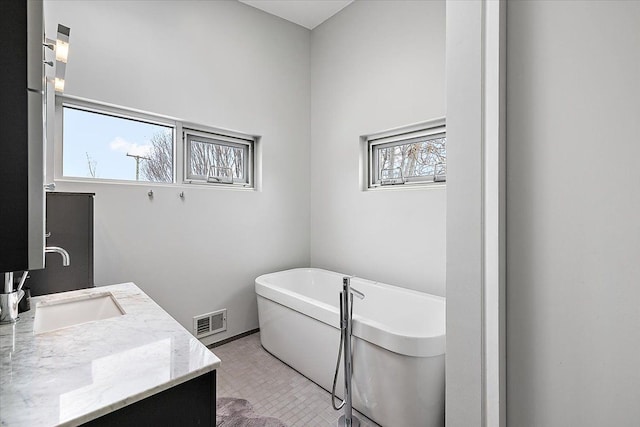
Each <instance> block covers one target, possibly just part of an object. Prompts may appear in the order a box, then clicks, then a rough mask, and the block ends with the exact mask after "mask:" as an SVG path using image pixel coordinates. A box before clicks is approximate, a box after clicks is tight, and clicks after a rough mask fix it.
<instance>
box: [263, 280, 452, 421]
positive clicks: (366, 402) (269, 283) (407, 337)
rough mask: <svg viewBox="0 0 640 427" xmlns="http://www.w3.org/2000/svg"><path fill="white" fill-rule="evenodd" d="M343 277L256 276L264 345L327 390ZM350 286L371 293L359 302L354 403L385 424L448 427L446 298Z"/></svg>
mask: <svg viewBox="0 0 640 427" xmlns="http://www.w3.org/2000/svg"><path fill="white" fill-rule="evenodd" d="M343 276H344V275H343V274H340V273H334V272H331V271H327V270H320V269H315V268H298V269H293V270H286V271H281V272H278V273H271V274H265V275H262V276H260V277H258V278H257V279H256V294H257V298H258V318H259V323H260V339H261V341H262V346H263V347H264V348H265V349H266V350H267V351H268V352H270V353H271V354H273V355H274V356H276V357H277V358H278V359H280V360H282V361H283V362H285V363H286V364H288V365H289V366H291V367H293V368H294V369H296V370H297V371H299V372H300V373H302V374H303V375H304V376H306V377H307V378H309V379H311V380H312V381H314V382H315V383H317V384H319V385H320V386H321V387H323V388H324V389H325V390H328V391H331V384H332V381H333V375H334V370H335V366H336V358H337V356H338V346H339V344H340V329H339V324H340V319H339V317H340V308H339V307H340V302H339V294H340V292H341V290H342V278H343ZM351 286H352V287H354V288H356V289H357V290H359V291H361V292H363V293H364V294H365V299H364V300H359V299H357V298H356V299H355V301H354V305H353V319H354V322H353V335H354V337H353V341H352V345H353V406H354V407H355V408H356V409H357V410H358V411H360V412H362V413H363V414H365V415H366V416H367V417H369V418H371V419H372V420H374V421H376V422H377V423H379V424H381V425H383V426H386V427H397V426H401V427H435V426H444V381H445V374H444V353H445V298H443V297H438V296H434V295H429V294H425V293H422V292H416V291H412V290H408V289H404V288H399V287H396V286H391V285H386V284H382V283H377V282H372V281H370V280H364V279H359V278H353V279H351ZM342 370H343V366H342V362H341V364H340V376H339V377H338V385H337V387H336V391H337V392H338V395H339V396H340V397H342V392H343V387H344V380H343V376H342Z"/></svg>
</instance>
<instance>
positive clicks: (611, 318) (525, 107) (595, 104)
mask: <svg viewBox="0 0 640 427" xmlns="http://www.w3.org/2000/svg"><path fill="white" fill-rule="evenodd" d="M507 13H508V21H507V22H508V24H507V25H508V56H507V58H508V67H507V70H508V83H507V84H508V91H507V93H508V106H507V108H508V113H507V116H508V124H507V129H508V131H507V132H508V136H507V140H508V148H507V152H508V154H507V156H508V158H507V174H508V180H507V188H508V189H507V203H508V209H507V218H508V219H507V239H508V242H507V248H508V249H507V250H508V254H507V261H508V267H507V268H508V273H507V274H508V278H507V330H508V332H507V334H508V335H507V369H508V372H507V381H508V384H507V396H508V397H507V411H508V424H509V425H511V426H519V427H527V426H544V427H553V426H603V425H615V426H632V425H634V426H635V425H638V422H640V421H639V420H640V404H639V403H640V364H639V361H640V356H639V353H638V352H639V351H640V214H639V212H640V189H639V186H640V167H639V166H638V165H639V159H640V140H639V139H638V138H639V136H640V2H637V1H620V2H616V1H606V2H595V1H593V2H592V1H582V2H573V1H570V2H532V1H522V2H521V1H513V2H509V5H508V12H507Z"/></svg>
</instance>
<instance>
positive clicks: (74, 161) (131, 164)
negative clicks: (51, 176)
mask: <svg viewBox="0 0 640 427" xmlns="http://www.w3.org/2000/svg"><path fill="white" fill-rule="evenodd" d="M174 133H175V129H174V128H173V127H172V126H167V125H163V124H158V123H151V122H147V121H143V120H140V119H137V118H130V117H122V116H117V115H113V114H108V113H105V112H99V111H90V110H84V109H81V108H78V107H71V106H67V105H65V106H63V141H64V146H63V150H62V153H63V158H62V173H63V176H65V177H76V178H98V179H116V180H128V181H149V182H173V163H174V162H173V158H174V154H173V153H174V149H173V147H174Z"/></svg>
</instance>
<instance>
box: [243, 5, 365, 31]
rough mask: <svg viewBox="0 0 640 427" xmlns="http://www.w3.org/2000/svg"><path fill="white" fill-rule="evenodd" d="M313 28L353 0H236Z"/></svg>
mask: <svg viewBox="0 0 640 427" xmlns="http://www.w3.org/2000/svg"><path fill="white" fill-rule="evenodd" d="M238 1H240V2H241V3H245V4H247V5H249V6H253V7H255V8H257V9H260V10H263V11H265V12H267V13H270V14H272V15H276V16H279V17H280V18H283V19H286V20H287V21H291V22H293V23H295V24H298V25H302V26H303V27H305V28H308V29H310V30H313V29H314V28H315V27H317V26H318V25H320V24H322V23H323V22H324V21H326V20H327V19H329V18H331V17H332V16H333V15H335V14H336V13H338V12H340V11H341V10H342V9H344V8H345V7H346V6H348V5H349V4H350V3H352V2H353V0H238Z"/></svg>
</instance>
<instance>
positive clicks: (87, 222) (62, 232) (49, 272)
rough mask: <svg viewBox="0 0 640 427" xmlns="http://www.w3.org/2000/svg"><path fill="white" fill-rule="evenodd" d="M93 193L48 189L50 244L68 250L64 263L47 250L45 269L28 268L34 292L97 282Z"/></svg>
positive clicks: (57, 289)
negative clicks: (67, 264) (30, 269)
mask: <svg viewBox="0 0 640 427" xmlns="http://www.w3.org/2000/svg"><path fill="white" fill-rule="evenodd" d="M93 200H94V194H93V193H64V192H55V193H47V219H46V231H47V235H48V237H47V239H46V240H47V246H59V247H61V248H63V249H65V250H66V251H67V252H69V258H70V261H71V263H70V265H69V266H68V267H64V266H63V265H62V258H61V256H60V255H59V254H57V253H47V254H46V261H45V268H44V270H33V271H31V272H29V280H28V281H27V286H29V287H30V288H31V295H32V296H38V295H44V294H52V293H55V292H65V291H72V290H76V289H84V288H90V287H93V286H95V284H94V276H93Z"/></svg>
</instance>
